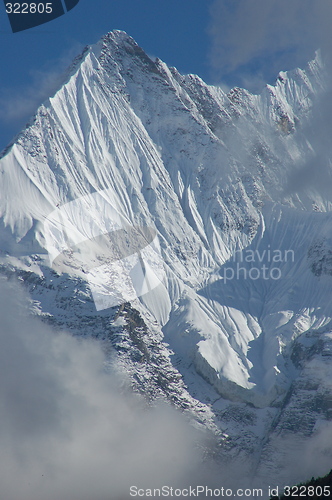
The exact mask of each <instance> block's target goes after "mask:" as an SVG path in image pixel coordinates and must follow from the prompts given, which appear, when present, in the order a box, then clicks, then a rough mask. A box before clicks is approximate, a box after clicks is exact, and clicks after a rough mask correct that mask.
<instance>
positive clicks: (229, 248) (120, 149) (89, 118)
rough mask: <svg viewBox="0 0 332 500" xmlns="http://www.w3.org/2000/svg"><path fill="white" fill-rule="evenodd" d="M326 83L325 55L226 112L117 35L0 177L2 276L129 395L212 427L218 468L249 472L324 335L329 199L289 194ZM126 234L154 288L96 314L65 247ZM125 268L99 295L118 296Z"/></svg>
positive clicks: (197, 86)
mask: <svg viewBox="0 0 332 500" xmlns="http://www.w3.org/2000/svg"><path fill="white" fill-rule="evenodd" d="M324 82H325V75H324V69H323V65H322V62H321V60H320V57H319V54H318V55H317V57H316V59H315V60H314V61H312V62H311V63H310V64H309V65H308V67H307V68H306V70H305V71H302V70H295V71H293V72H290V73H280V75H279V77H278V80H277V83H276V86H274V87H273V86H267V87H266V88H265V90H264V91H263V92H262V94H261V95H258V96H256V95H251V94H249V93H248V92H247V91H245V90H243V89H238V88H235V89H233V90H232V91H231V92H230V93H229V94H228V95H226V94H225V93H224V92H223V91H222V90H221V89H220V88H217V87H212V86H208V85H206V84H205V83H204V82H203V81H202V80H200V79H199V78H198V77H197V76H194V75H187V76H182V75H180V74H179V73H178V72H177V70H176V69H174V68H168V67H167V66H166V65H165V64H164V63H162V62H161V61H160V60H158V59H157V60H156V61H152V60H151V59H150V58H149V57H148V56H147V55H146V54H145V53H144V51H143V50H142V49H141V48H140V47H139V46H138V45H137V44H136V43H135V42H134V40H132V39H131V38H130V37H129V36H128V35H126V34H125V33H123V32H119V31H114V32H111V33H109V34H107V35H106V36H105V37H103V38H102V39H101V40H100V42H99V43H98V44H96V45H94V46H92V47H88V48H87V49H86V50H85V51H84V53H83V55H82V56H81V57H80V58H78V59H77V60H76V61H75V63H74V64H73V67H72V68H71V71H70V75H69V76H68V80H67V81H66V83H64V85H63V86H62V87H61V89H59V91H58V92H57V93H56V94H55V95H54V96H53V97H51V98H50V99H49V100H48V101H47V102H45V103H44V104H43V105H42V106H41V107H40V108H39V109H38V111H37V113H36V115H35V117H34V119H33V121H32V122H31V123H30V124H29V125H28V126H27V128H26V129H25V130H24V131H23V132H22V133H21V134H20V135H19V136H18V137H17V139H16V140H15V141H14V143H13V144H12V145H10V147H8V148H7V149H6V151H5V152H4V153H3V156H2V159H1V160H0V172H1V174H0V175H1V178H0V192H1V197H0V217H1V221H0V222H1V224H0V242H1V264H2V270H3V272H5V273H7V274H8V275H9V274H12V273H14V274H15V275H17V276H19V277H20V278H21V279H23V280H24V281H25V282H26V283H27V285H28V287H29V289H30V292H31V296H32V299H33V300H34V301H35V302H34V304H35V312H37V313H38V314H41V315H43V316H44V317H47V318H48V319H49V320H50V321H53V322H55V323H56V324H58V325H60V326H65V327H66V328H71V329H72V330H73V333H76V334H83V335H92V334H93V335H95V336H98V337H99V338H101V339H102V340H103V341H105V342H108V343H109V345H110V346H111V350H112V351H114V350H115V351H116V352H118V353H119V359H120V362H121V363H122V366H123V367H124V369H125V370H126V371H128V372H129V373H130V374H131V375H132V380H133V384H134V385H135V387H137V388H138V389H141V390H144V391H145V392H148V393H149V395H150V396H151V397H152V398H153V397H155V396H156V395H157V394H159V393H162V394H164V395H167V397H168V398H170V399H172V400H173V401H174V402H175V403H176V404H178V405H179V406H181V407H182V408H189V409H190V411H192V412H193V413H194V415H195V418H196V419H197V420H198V421H201V422H202V423H204V425H209V426H210V428H212V429H214V431H215V432H217V430H216V429H217V427H218V428H219V429H220V430H221V431H222V432H223V433H226V434H228V439H227V445H225V446H224V452H225V454H226V455H225V456H229V454H230V453H231V454H233V455H234V454H238V453H240V454H242V453H244V454H245V455H246V453H249V454H251V455H252V456H254V463H252V462H250V464H249V467H251V468H257V466H258V465H257V464H259V461H260V456H261V455H262V450H265V447H266V443H267V439H268V436H269V433H270V432H271V429H272V430H273V429H274V428H275V422H276V419H279V421H282V417H281V416H280V415H281V413H282V411H283V408H284V407H285V404H286V403H285V401H288V402H289V398H290V397H291V396H290V392H289V391H291V390H292V387H293V385H294V384H296V381H297V380H298V379H299V376H300V373H302V371H301V370H303V366H302V365H301V366H300V365H299V363H297V362H295V361H294V359H296V352H297V351H294V348H295V347H296V346H298V345H300V344H298V343H297V342H298V340H297V339H300V340H299V342H301V339H302V338H304V336H305V335H309V336H310V335H311V337H310V338H316V337H315V335H316V336H317V335H318V334H319V333H320V332H321V333H322V334H324V332H325V333H326V332H328V331H329V330H331V317H332V304H331V298H330V289H331V280H332V277H331V275H332V271H331V269H332V268H331V257H330V255H331V251H332V249H331V245H330V243H331V240H330V228H331V224H332V220H331V212H330V210H331V196H329V194H328V193H326V192H323V193H322V192H321V191H320V190H319V188H317V186H316V185H315V184H313V185H310V186H306V187H305V188H304V189H302V191H301V192H300V193H296V192H295V191H294V189H292V188H291V186H292V179H293V177H292V175H293V173H294V171H295V172H297V171H298V169H299V167H300V166H301V165H302V164H306V162H307V158H308V156H310V157H314V154H315V150H314V148H315V145H314V144H312V143H310V141H309V140H308V138H307V137H306V135H305V127H306V126H307V124H308V123H310V119H311V118H310V117H311V108H312V107H313V105H314V104H315V102H316V101H315V100H317V98H319V96H321V95H323V93H324V89H325V83H324ZM96 193H97V194H96ZM96 196H97V197H101V198H100V199H102V200H103V202H102V209H101V208H100V206H101V204H100V202H98V203H95V202H94V203H92V204H91V200H96V199H98V198H96ZM75 200H81V201H79V202H77V201H75ZM87 200H88V201H89V203H90V204H89V203H88V202H87ZM77 203H79V205H78V204H77ZM85 205H86V206H85ZM73 206H76V209H75V210H72V209H70V208H68V207H73ZM78 206H79V209H78V208H77V207H78ZM84 207H85V208H84ZM69 212H70V214H69ZM64 213H65V214H66V215H65V218H66V220H63V219H62V218H61V217H63V214H64ZM52 214H53V215H52ZM61 214H62V215H61ZM114 214H116V215H114ZM50 220H51V221H53V222H52V224H53V226H52V227H53V229H54V233H55V231H57V232H58V233H59V234H60V233H61V229H60V224H61V223H62V222H63V225H64V226H65V231H64V232H63V233H61V236H59V238H60V240H61V238H63V245H64V246H63V247H61V248H60V247H59V248H58V250H59V252H61V251H62V250H64V249H65V247H66V248H67V247H68V248H67V250H68V249H69V251H68V252H67V253H66V251H67V250H66V251H65V250H64V251H65V253H64V257H65V264H66V267H65V269H62V270H65V271H66V273H65V274H61V272H60V271H59V269H56V268H54V269H53V270H51V269H50V266H51V263H52V260H53V258H54V257H52V256H51V255H50V256H49V255H48V251H50V246H51V247H52V244H51V245H50V243H49V234H50V230H49V228H50V225H49V222H50ZM54 220H57V223H56V224H55V223H54ZM109 220H111V221H112V223H111V224H110V225H109V226H107V224H108V222H107V221H109ZM61 221H62V222H61ZM54 224H55V225H54ZM112 224H113V225H112ZM116 224H118V225H117V226H116ZM94 225H95V226H96V227H97V229H93V226H94ZM120 227H121V228H122V227H127V228H132V227H136V228H137V227H139V228H142V227H144V228H151V230H152V231H154V234H156V235H157V238H158V242H159V245H160V255H161V257H162V261H163V269H162V273H161V275H160V279H161V281H162V282H161V283H160V284H159V285H158V286H156V287H154V289H153V291H150V292H149V293H144V292H145V291H146V290H145V289H142V290H141V292H142V293H141V294H138V295H140V297H139V298H137V299H135V300H132V301H131V305H129V304H126V306H125V307H123V306H121V307H120V309H118V308H114V309H110V310H107V309H106V310H103V311H99V312H97V311H96V310H95V307H94V304H93V301H92V298H91V290H90V289H89V286H88V281H89V276H88V275H89V272H90V270H91V258H90V257H91V256H89V255H88V254H86V253H84V252H81V254H80V260H79V262H77V260H75V262H74V261H73V260H71V256H72V254H71V250H70V242H71V244H72V245H74V244H75V243H78V242H80V241H83V239H84V238H86V239H87V240H88V239H91V238H92V236H97V233H98V232H99V233H100V234H103V235H106V234H108V233H110V231H111V230H117V229H119V228H120ZM53 229H52V231H53ZM52 231H51V232H52ZM75 231H79V232H80V237H79V238H76V237H75ZM58 233H57V234H58ZM61 241H62V240H61ZM94 243H96V245H97V247H98V245H99V243H98V241H97V242H94ZM65 244H66V245H67V246H66V245H65ZM61 249H62V250H61ZM136 250H137V248H136ZM136 250H135V251H136ZM75 251H76V253H77V252H78V253H80V250H79V249H77V248H76V250H75ZM98 251H100V253H103V251H104V250H103V249H99V250H98V249H97V250H96V253H97V254H98ZM158 251H159V250H158ZM66 259H67V260H66ZM112 259H113V261H114V260H117V259H116V258H115V256H114V255H112ZM97 260H98V259H97ZM102 262H103V260H102V259H101V260H99V263H100V264H101V263H102ZM117 262H118V260H117ZM135 262H136V264H137V263H138V261H135ZM136 264H130V265H132V266H135V265H136ZM128 265H129V264H128ZM137 265H138V264H137ZM143 267H144V266H143ZM121 269H122V270H121ZM121 269H120V270H119V269H117V271H116V272H117V273H119V274H117V280H116V281H115V278H114V275H110V274H108V278H105V280H107V279H109V282H110V285H109V287H108V290H109V289H110V288H112V286H113V289H116V292H117V293H118V294H119V295H120V296H121V294H122V297H126V296H127V295H126V286H125V281H124V279H123V276H124V275H123V274H121V273H123V272H124V270H123V268H121ZM103 272H104V271H103ZM107 272H108V273H110V272H111V271H110V269H108V271H107ZM112 272H115V271H114V267H113V268H112ZM109 276H111V277H109ZM98 283H99V285H100V286H102V283H101V282H98ZM157 284H158V283H157ZM92 291H93V290H92ZM104 293H105V294H106V295H107V293H108V292H107V290H106V292H104ZM124 300H125V299H124ZM128 300H129V299H127V301H128ZM119 303H120V302H119ZM110 304H112V302H111V303H110ZM114 304H115V303H114ZM132 308H134V310H135V311H136V312H135V313H133V309H132ZM133 316H134V319H133ZM121 318H122V319H121ZM119 321H120V322H119ZM96 325H97V326H96ZM132 325H134V327H133V326H132ZM301 345H302V344H301ZM312 345H313V341H312V342H311V344H310V346H309V347H308V349H309V350H310V349H312ZM315 345H316V344H315ZM317 349H318V348H317ZM318 351H319V349H318ZM318 351H317V352H318ZM294 352H295V354H294ZM310 352H311V351H310ZM294 356H295V358H294ZM304 358H305V356H304ZM324 359H325V358H324ZM324 362H325V361H324ZM180 374H181V376H180ZM322 383H323V382H322ZM323 392H324V391H323ZM287 398H288V399H287ZM247 403H249V406H248V405H247ZM287 404H288V403H287ZM253 407H256V408H257V410H255V409H253ZM317 418H318V417H317ZM324 418H325V417H324ZM326 418H327V417H326ZM280 419H281V420H280ZM280 425H281V424H280ZM216 426H217V427H216ZM275 448H276V446H272V445H271V446H270V447H269V448H268V449H269V450H270V451H266V452H265V451H264V453H270V455H269V456H273V453H274V451H273V450H274V449H275ZM230 450H232V451H230ZM253 450H254V454H253V453H252V451H253ZM271 450H272V451H271ZM224 452H222V453H224ZM264 453H263V455H264ZM264 456H265V455H264ZM265 461H268V459H267V458H265Z"/></svg>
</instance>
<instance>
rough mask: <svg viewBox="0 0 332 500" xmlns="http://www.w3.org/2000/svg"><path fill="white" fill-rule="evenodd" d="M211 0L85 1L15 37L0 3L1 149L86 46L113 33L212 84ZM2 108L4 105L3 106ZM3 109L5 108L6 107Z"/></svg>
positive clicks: (182, 70)
mask: <svg viewBox="0 0 332 500" xmlns="http://www.w3.org/2000/svg"><path fill="white" fill-rule="evenodd" d="M210 4H211V2H210V1H209V0H180V1H179V0H157V1H156V0H121V1H119V0H117V1H112V0H81V1H80V2H79V4H78V5H77V6H76V7H75V8H74V9H73V10H72V11H70V12H69V13H67V14H66V15H64V16H62V17H60V18H58V19H55V20H53V21H51V22H50V23H47V24H44V25H42V26H39V27H37V28H32V29H30V30H27V31H23V32H20V33H15V34H13V33H11V30H10V25H9V21H8V19H7V16H6V14H5V9H4V8H3V7H2V6H1V5H0V8H1V10H0V39H1V52H0V68H1V76H0V149H2V148H3V147H5V146H6V144H7V143H8V142H9V141H10V140H11V138H12V137H13V135H15V134H16V132H18V131H19V130H20V129H21V128H22V127H23V126H24V124H25V123H26V121H27V119H28V117H29V116H30V115H31V114H32V113H33V110H34V107H35V106H34V103H35V102H36V104H37V102H39V100H40V99H41V100H43V98H44V96H45V93H46V94H47V93H48V88H49V89H50V90H52V80H53V81H54V84H55V86H56V75H57V73H58V72H61V70H63V69H64V68H65V67H66V66H67V65H68V64H69V63H70V61H71V60H72V59H73V57H74V56H75V55H77V54H78V53H79V52H80V51H81V50H82V48H83V47H84V45H87V44H92V43H95V42H97V41H98V40H99V38H100V37H101V36H102V35H103V34H105V33H107V32H108V31H110V30H112V29H122V30H124V31H126V32H127V33H128V34H130V35H131V36H132V37H133V38H134V39H135V40H136V41H137V43H139V45H141V46H142V47H143V48H144V50H145V51H146V52H147V53H148V54H149V55H152V56H158V57H159V58H160V59H162V60H164V61H165V62H166V63H168V64H169V65H173V66H176V67H177V68H178V69H179V71H181V72H184V73H189V72H191V73H198V74H199V75H200V76H202V77H203V78H204V79H206V80H209V79H210V75H209V71H210V70H209V66H208V62H207V53H208V46H209V37H208V34H207V28H208V24H209V5H210ZM1 104H2V106H1ZM1 108H2V109H1Z"/></svg>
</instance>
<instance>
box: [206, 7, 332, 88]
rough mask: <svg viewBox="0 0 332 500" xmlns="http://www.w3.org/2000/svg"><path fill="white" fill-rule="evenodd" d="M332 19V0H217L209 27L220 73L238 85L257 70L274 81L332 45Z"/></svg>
mask: <svg viewBox="0 0 332 500" xmlns="http://www.w3.org/2000/svg"><path fill="white" fill-rule="evenodd" d="M331 21H332V4H331V3H330V2H326V1H325V0H292V1H291V2H290V1H288V0H215V1H214V2H213V4H212V6H211V23H210V29H209V33H210V36H211V53H210V63H211V67H212V70H213V72H214V76H215V78H216V79H219V80H223V79H224V80H225V79H227V78H228V79H230V80H232V82H233V84H235V83H236V80H237V83H236V84H237V85H240V84H242V83H241V82H242V81H243V79H244V78H247V79H248V78H250V77H252V75H255V76H256V77H257V78H259V79H260V80H261V81H265V82H267V81H269V82H271V81H272V82H273V80H274V79H275V78H276V76H277V74H278V72H279V71H281V70H288V69H293V68H294V67H297V66H302V65H303V64H305V62H307V61H308V60H310V59H311V58H312V57H313V55H314V51H315V50H317V49H318V48H322V49H323V50H324V48H325V47H326V48H328V49H329V47H330V43H331V41H332V39H331V37H332V34H331V28H330V25H331ZM254 90H257V89H256V88H255V87H254Z"/></svg>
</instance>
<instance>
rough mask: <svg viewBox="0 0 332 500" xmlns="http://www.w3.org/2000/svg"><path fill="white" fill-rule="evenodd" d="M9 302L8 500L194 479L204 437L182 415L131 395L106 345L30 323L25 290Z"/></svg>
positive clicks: (3, 387)
mask: <svg viewBox="0 0 332 500" xmlns="http://www.w3.org/2000/svg"><path fill="white" fill-rule="evenodd" d="M0 298H1V302H0V315H1V326H0V440H1V447H0V484H1V496H2V497H3V498H6V500H18V499H23V498H24V500H59V499H60V498H63V499H66V500H91V499H93V500H104V499H105V500H106V499H107V500H109V499H110V498H112V499H114V500H116V499H117V498H127V497H128V496H129V494H128V493H129V487H130V485H138V486H140V487H153V486H160V485H161V484H170V485H174V486H175V485H176V484H179V483H181V482H182V481H186V479H187V478H189V476H190V475H191V474H192V473H193V470H194V469H195V467H196V465H197V464H196V463H195V458H194V457H196V459H197V458H198V455H199V454H198V452H197V449H196V448H195V446H196V444H197V435H196V434H195V433H194V431H193V429H191V427H190V426H189V425H188V423H187V421H186V420H185V419H184V418H183V417H182V416H181V415H179V414H178V413H177V412H175V410H172V409H171V408H169V407H168V406H166V405H161V404H160V405H157V406H156V407H155V408H154V409H149V410H147V408H146V406H145V404H144V402H143V401H142V400H141V399H140V398H138V397H134V396H130V395H128V394H127V395H126V396H124V395H123V394H122V393H121V392H120V391H119V389H118V388H117V386H116V384H117V383H118V384H119V381H117V379H116V377H115V375H114V376H110V374H109V373H106V372H105V370H104V364H103V363H104V357H103V354H102V352H101V350H100V348H99V346H98V344H97V343H94V342H92V341H86V340H84V341H79V340H77V339H74V338H72V337H70V336H69V335H66V334H63V333H62V334H58V333H55V332H54V331H52V330H51V329H50V328H49V327H47V326H45V325H44V324H43V323H41V322H40V321H37V320H34V319H31V318H30V317H28V315H27V310H26V304H25V299H24V297H22V296H20V294H19V293H18V290H17V289H16V288H13V287H12V286H9V285H8V284H6V283H3V282H1V283H0ZM199 439H200V437H199V438H198V440H199Z"/></svg>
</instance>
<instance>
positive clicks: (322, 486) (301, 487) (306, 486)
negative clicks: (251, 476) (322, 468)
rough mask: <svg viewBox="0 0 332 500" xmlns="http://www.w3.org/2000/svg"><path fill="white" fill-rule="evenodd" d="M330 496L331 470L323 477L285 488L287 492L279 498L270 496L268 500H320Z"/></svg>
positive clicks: (331, 486) (331, 488)
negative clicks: (309, 499)
mask: <svg viewBox="0 0 332 500" xmlns="http://www.w3.org/2000/svg"><path fill="white" fill-rule="evenodd" d="M331 496H332V470H331V471H330V472H329V473H328V474H327V475H326V476H324V477H318V478H316V479H315V478H312V479H311V480H310V481H308V482H306V483H301V484H298V485H296V486H292V487H289V488H287V491H286V492H285V493H284V494H282V495H279V496H272V497H270V500H286V499H287V498H297V499H298V498H311V499H312V500H322V499H323V498H331Z"/></svg>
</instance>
